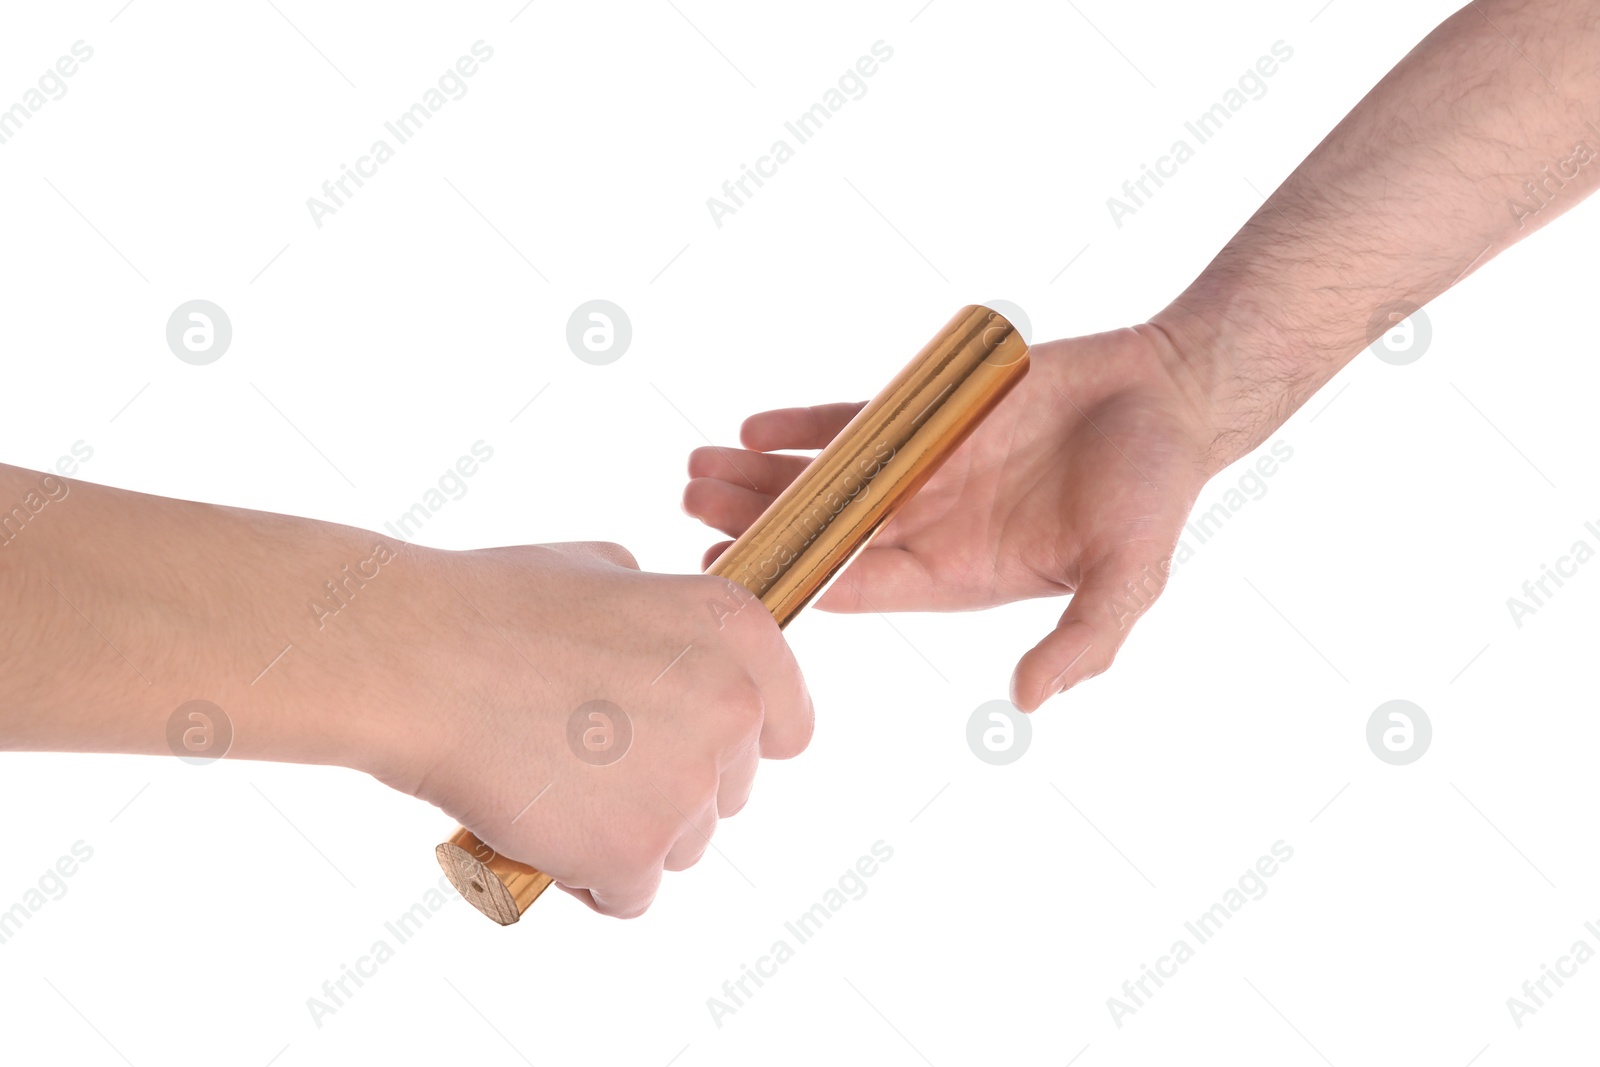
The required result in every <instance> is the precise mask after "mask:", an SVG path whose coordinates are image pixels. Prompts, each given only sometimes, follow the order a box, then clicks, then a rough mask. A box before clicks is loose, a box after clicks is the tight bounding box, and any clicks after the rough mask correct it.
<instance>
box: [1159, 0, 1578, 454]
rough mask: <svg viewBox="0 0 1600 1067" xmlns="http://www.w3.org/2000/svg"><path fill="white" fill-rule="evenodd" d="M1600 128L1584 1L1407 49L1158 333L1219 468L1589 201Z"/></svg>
mask: <svg viewBox="0 0 1600 1067" xmlns="http://www.w3.org/2000/svg"><path fill="white" fill-rule="evenodd" d="M1597 123H1600V5H1596V4H1594V3H1592V2H1591V0H1479V2H1476V3H1472V4H1469V5H1468V6H1467V7H1466V8H1464V9H1462V10H1461V11H1460V12H1458V13H1456V14H1455V15H1453V16H1452V17H1451V18H1449V19H1448V20H1446V21H1445V22H1444V23H1443V24H1442V25H1440V26H1439V27H1438V28H1437V29H1436V30H1435V31H1434V32H1433V33H1432V34H1430V35H1429V36H1428V37H1427V38H1426V39H1425V40H1424V41H1423V42H1422V43H1421V44H1419V45H1418V46H1417V47H1416V48H1415V49H1413V50H1412V51H1411V53H1410V54H1408V55H1407V56H1406V57H1405V58H1404V59H1403V60H1401V62H1400V63H1399V64H1398V65H1397V66H1396V67H1395V68H1394V69H1393V70H1392V71H1390V72H1389V74H1388V75H1387V76H1385V77H1384V79H1383V80H1382V81H1381V82H1379V83H1378V85H1377V86H1376V87H1375V88H1374V89H1373V90H1372V91H1371V92H1370V93H1368V94H1367V96H1366V97H1365V98H1364V99H1363V100H1362V101H1361V102H1360V103H1359V104H1357V105H1356V107H1355V108H1354V109H1353V110H1352V111H1351V112H1350V113H1349V115H1347V116H1346V117H1345V118H1344V120H1343V121H1342V122H1340V123H1339V125H1338V126H1337V127H1335V128H1334V130H1333V132H1331V133H1330V134H1329V135H1328V136H1327V137H1326V138H1325V139H1324V140H1323V141H1322V143H1321V144H1320V145H1318V146H1317V148H1316V149H1315V150H1314V151H1313V152H1312V153H1311V154H1310V155H1309V156H1308V157H1307V158H1306V160H1305V161H1304V162H1303V163H1302V164H1301V165H1300V166H1299V167H1298V168H1297V169H1296V170H1295V171H1294V173H1293V174H1291V175H1290V176H1289V178H1288V179H1287V180H1286V181H1285V182H1284V183H1283V184H1282V185H1281V186H1280V187H1279V188H1278V190H1277V191H1276V192H1274V193H1273V194H1272V196H1270V197H1269V198H1268V199H1267V201H1266V203H1264V204H1263V205H1262V207H1261V208H1260V210H1258V211H1257V212H1256V213H1255V215H1254V216H1253V217H1251V219H1250V220H1249V221H1248V222H1247V223H1246V224H1245V225H1244V227H1243V228H1242V229H1240V231H1239V232H1238V234H1236V235H1235V236H1234V238H1233V239H1232V240H1231V241H1230V242H1229V243H1228V245H1227V246H1226V247H1225V248H1224V249H1223V250H1222V252H1221V253H1220V254H1218V256H1217V257H1216V258H1215V259H1214V260H1213V261H1212V262H1211V264H1210V265H1209V266H1208V267H1207V268H1206V270H1205V271H1204V273H1202V274H1201V276H1200V277H1199V278H1198V279H1196V281H1195V282H1194V283H1193V284H1191V285H1190V286H1189V288H1188V289H1186V290H1185V291H1184V292H1183V293H1182V294H1181V295H1180V296H1179V297H1178V298H1177V299H1176V300H1174V301H1173V302H1172V304H1171V305H1169V306H1168V307H1167V308H1166V309H1165V310H1163V311H1162V312H1160V313H1159V314H1158V315H1156V316H1155V317H1154V318H1153V319H1152V320H1151V322H1152V324H1153V325H1155V326H1157V327H1159V328H1160V329H1161V331H1162V332H1163V333H1165V334H1166V336H1167V339H1169V340H1170V341H1171V342H1172V345H1173V347H1174V349H1175V353H1174V357H1173V358H1174V361H1175V363H1176V365H1177V367H1178V370H1179V372H1180V373H1181V374H1182V375H1183V376H1184V378H1185V380H1186V381H1187V382H1188V384H1189V385H1190V386H1191V387H1192V388H1193V390H1194V391H1195V393H1196V395H1197V396H1199V397H1200V398H1202V400H1203V401H1204V403H1205V404H1206V405H1207V406H1208V407H1210V408H1211V409H1212V410H1213V411H1215V413H1216V432H1217V436H1216V440H1215V442H1214V443H1213V444H1212V447H1211V453H1212V454H1211V456H1210V457H1209V458H1208V463H1209V465H1210V466H1211V467H1212V469H1213V470H1215V469H1220V468H1221V467H1222V466H1225V465H1226V464H1227V463H1229V462H1232V461H1233V460H1234V459H1236V458H1238V457H1239V456H1240V455H1243V454H1244V453H1245V452H1248V451H1249V450H1250V449H1252V448H1254V447H1255V446H1256V445H1257V444H1259V443H1260V442H1261V441H1262V440H1264V439H1265V437H1266V435H1267V434H1269V433H1270V432H1271V431H1272V430H1273V429H1274V428H1276V427H1277V426H1278V425H1280V424H1281V423H1282V422H1283V421H1284V420H1285V419H1287V418H1288V417H1289V415H1290V414H1292V413H1293V412H1294V411H1295V410H1296V409H1297V408H1298V407H1299V406H1300V405H1301V404H1302V403H1304V402H1305V400H1306V399H1307V398H1308V397H1310V396H1311V394H1312V393H1314V392H1315V391H1316V390H1317V389H1318V388H1319V387H1321V386H1322V385H1323V383H1325V382H1326V381H1327V380H1328V379H1329V378H1331V377H1332V376H1333V375H1334V374H1335V373H1336V372H1337V371H1338V370H1339V368H1340V367H1342V366H1344V364H1345V363H1347V362H1348V361H1349V360H1350V359H1351V358H1353V357H1354V356H1355V355H1356V354H1357V353H1359V352H1360V351H1361V350H1362V349H1363V348H1365V347H1366V346H1367V345H1368V344H1369V343H1371V341H1372V340H1373V339H1374V335H1375V334H1374V331H1375V330H1376V329H1379V328H1381V326H1382V324H1383V323H1384V322H1385V321H1387V319H1388V318H1390V317H1392V316H1393V315H1395V314H1399V313H1400V312H1401V311H1405V310H1407V309H1409V308H1410V307H1415V306H1421V305H1423V304H1425V303H1427V302H1428V301H1429V300H1430V299H1432V298H1433V297H1435V296H1437V295H1438V294H1439V293H1441V292H1443V291H1444V290H1445V289H1448V288H1449V287H1450V286H1452V285H1453V284H1455V283H1456V282H1457V281H1459V280H1460V279H1461V278H1462V277H1464V276H1465V275H1466V274H1468V273H1470V272H1471V271H1472V270H1474V269H1476V268H1477V267H1478V266H1481V265H1482V264H1483V263H1484V262H1487V261H1488V260H1489V259H1490V258H1492V257H1493V256H1494V255H1495V254H1497V253H1498V252H1500V251H1502V250H1503V249H1505V248H1507V247H1509V246H1510V245H1512V244H1514V243H1516V242H1517V241H1518V240H1520V239H1521V238H1522V237H1524V236H1525V235H1527V234H1529V233H1531V232H1533V230H1535V229H1537V228H1538V227H1539V226H1543V225H1545V224H1546V223H1548V222H1550V221H1551V220H1552V219H1554V218H1555V217H1556V216H1558V215H1560V214H1561V213H1563V212H1564V211H1566V210H1567V209H1568V208H1570V207H1572V206H1573V205H1575V204H1576V203H1578V202H1579V201H1580V200H1582V199H1583V198H1584V197H1585V196H1587V195H1588V194H1589V193H1590V192H1591V191H1592V190H1593V189H1594V188H1595V186H1596V184H1597V183H1600V126H1597ZM1530 183H1531V184H1530Z"/></svg>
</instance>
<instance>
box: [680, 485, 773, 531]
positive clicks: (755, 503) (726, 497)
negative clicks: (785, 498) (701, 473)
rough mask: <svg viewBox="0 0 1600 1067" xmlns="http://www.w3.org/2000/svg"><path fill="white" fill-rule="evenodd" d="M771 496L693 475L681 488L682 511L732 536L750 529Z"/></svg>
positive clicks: (768, 502) (770, 501) (765, 507)
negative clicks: (691, 479) (694, 477)
mask: <svg viewBox="0 0 1600 1067" xmlns="http://www.w3.org/2000/svg"><path fill="white" fill-rule="evenodd" d="M772 499H773V498H772V497H770V496H768V495H767V494H765V493H758V492H756V491H755V490H753V489H747V488H745V487H744V486H743V485H739V484H737V483H734V482H724V481H718V480H717V479H715V478H696V479H694V480H693V481H691V482H690V483H689V484H688V485H686V486H684V487H683V510H684V511H685V512H686V513H687V514H688V515H689V516H690V517H691V518H696V519H699V520H700V521H701V522H703V523H705V524H706V525H707V526H709V527H711V528H712V529H714V530H721V531H722V532H723V533H726V534H732V535H734V536H735V537H737V536H739V535H740V534H742V533H744V532H745V530H747V529H749V528H750V524H751V523H753V522H755V521H756V520H757V519H759V518H760V517H761V513H762V512H763V511H766V510H767V506H768V505H769V504H771V503H772Z"/></svg>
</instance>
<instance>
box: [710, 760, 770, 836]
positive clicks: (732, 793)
mask: <svg viewBox="0 0 1600 1067" xmlns="http://www.w3.org/2000/svg"><path fill="white" fill-rule="evenodd" d="M760 766H761V751H760V748H759V746H751V747H750V748H747V749H745V750H743V751H742V752H738V753H736V754H735V755H734V757H733V759H732V760H731V761H730V762H729V764H728V765H727V766H726V767H724V768H723V770H722V776H721V777H720V778H719V779H718V781H717V817H718V818H720V819H726V818H728V817H729V816H730V815H737V814H739V812H740V810H741V809H743V808H744V806H745V804H746V803H748V802H749V800H750V790H751V789H752V788H753V787H754V786H755V783H756V771H757V770H758V769H760Z"/></svg>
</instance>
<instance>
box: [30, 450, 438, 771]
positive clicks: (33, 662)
mask: <svg viewBox="0 0 1600 1067" xmlns="http://www.w3.org/2000/svg"><path fill="white" fill-rule="evenodd" d="M0 509H6V510H5V511H4V512H3V514H0V603H4V604H5V605H6V607H5V615H4V620H3V624H0V661H3V662H4V664H5V669H4V671H3V673H0V748H3V749H31V750H52V751H97V752H129V753H151V754H164V753H166V752H168V751H169V746H168V741H167V721H168V719H169V717H170V716H171V715H172V714H173V712H174V710H175V709H177V708H178V707H179V706H180V705H181V704H184V703H185V702H187V701H189V700H194V699H204V700H209V701H211V702H213V703H215V704H216V705H218V706H219V707H221V708H222V709H223V711H224V712H225V713H226V715H227V716H228V718H229V720H230V721H231V723H232V726H233V732H234V741H233V747H232V750H231V751H230V752H229V753H228V754H229V756H230V757H234V758H245V759H272V760H282V761H287V762H305V763H339V764H344V765H348V766H355V767H361V768H362V769H366V770H374V771H381V770H382V769H383V768H382V767H381V766H373V765H372V764H373V763H374V761H375V759H376V761H377V762H379V763H381V758H378V757H375V753H374V745H373V738H374V737H378V736H382V734H383V725H384V724H382V723H380V722H379V721H378V719H379V718H380V717H381V716H382V715H383V714H384V712H383V708H384V707H385V706H386V700H385V697H386V696H387V697H394V696H397V695H398V694H397V692H396V689H397V684H396V683H397V682H398V681H401V680H405V684H414V682H412V681H411V680H413V679H416V678H418V677H419V676H425V674H426V672H424V671H419V670H418V669H417V668H418V667H419V666H420V664H419V662H418V656H419V655H423V654H425V653H426V646H427V642H426V641H425V640H419V641H417V642H414V643H413V642H411V641H407V640H404V639H403V636H402V635H405V634H407V633H408V632H416V631H417V630H418V629H420V628H421V626H422V621H421V620H418V619H417V618H416V617H415V616H416V611H415V609H414V607H413V606H412V605H410V604H408V596H409V595H411V594H414V593H415V590H416V587H417V586H418V584H419V583H423V582H426V581H427V580H428V578H427V571H428V566H429V562H428V559H427V555H428V550H426V549H419V548H416V547H414V546H406V545H404V544H403V543H402V542H399V541H397V540H395V539H393V538H382V537H379V536H378V535H376V534H371V533H368V532H365V531H361V530H356V529H352V528H350V527H346V526H338V525H334V524H331V523H322V522H315V521H312V520H308V519H299V518H293V517H289V516H283V515H272V514H266V513H262V512H253V511H244V510H240V509H235V508H225V507H217V506H213V505H208V504H197V503H190V502H186V501H178V500H167V499H163V498H160V497H153V496H146V495H144V494H140V493H130V492H125V491H122V490H117V489H110V488H106V487H103V486H97V485H91V484H88V483H85V482H78V481H70V482H69V481H68V480H66V479H61V478H56V477H54V476H51V475H41V474H37V473H35V472H33V471H27V470H22V469H20V468H16V467H4V466H0ZM441 623H443V620H441ZM418 636H419V637H420V636H421V634H418ZM401 645H410V646H411V647H399V646H401Z"/></svg>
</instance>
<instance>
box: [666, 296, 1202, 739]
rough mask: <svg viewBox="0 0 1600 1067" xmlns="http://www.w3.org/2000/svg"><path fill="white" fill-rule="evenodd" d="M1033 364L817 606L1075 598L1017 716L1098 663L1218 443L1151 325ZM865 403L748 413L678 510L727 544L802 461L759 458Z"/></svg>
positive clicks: (1171, 542)
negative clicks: (738, 442) (734, 441)
mask: <svg viewBox="0 0 1600 1067" xmlns="http://www.w3.org/2000/svg"><path fill="white" fill-rule="evenodd" d="M1031 355H1032V364H1033V365H1032V367H1031V369H1030V370H1029V373H1028V375H1027V376H1026V377H1025V378H1024V379H1023V380H1022V382H1021V383H1020V384H1019V385H1018V386H1017V387H1016V388H1015V389H1014V390H1013V391H1012V393H1011V394H1010V395H1009V396H1007V397H1006V399H1005V400H1004V401H1002V402H1001V404H1000V406H999V407H998V408H996V410H995V411H994V412H993V413H992V414H991V415H990V416H989V418H988V420H987V421H985V422H984V423H983V425H982V426H980V427H979V428H978V429H977V431H976V432H975V433H974V434H973V435H972V437H971V438H969V439H968V440H967V441H966V443H964V444H963V445H962V446H961V448H960V449H959V450H958V451H957V452H956V453H955V454H954V455H953V456H951V457H950V459H949V461H948V462H946V464H945V465H944V467H942V468H941V469H940V470H939V472H938V473H937V474H936V475H935V476H934V477H933V478H932V479H931V480H930V481H929V482H928V484H927V485H926V486H925V487H924V488H923V489H922V490H921V491H920V492H919V493H918V494H917V496H916V497H915V498H914V499H912V500H911V502H910V503H908V504H907V505H906V506H905V508H904V509H903V510H901V511H900V512H899V514H898V515H897V516H896V517H895V518H894V519H893V520H892V521H891V522H890V523H889V524H888V525H887V526H885V527H884V529H883V530H882V531H881V532H880V534H879V535H878V537H877V538H876V539H875V540H874V541H873V542H872V544H871V546H870V547H868V548H867V549H866V550H865V551H863V552H862V553H861V554H860V555H859V556H858V557H857V558H856V560H855V561H854V562H853V563H852V564H851V565H850V567H849V568H848V569H847V570H846V571H845V572H844V574H843V575H841V576H840V579H839V581H837V582H835V583H834V584H833V585H832V586H831V587H830V588H829V590H828V591H827V593H826V594H825V595H824V596H822V597H821V598H819V600H818V601H817V605H816V606H817V607H819V608H821V609H822V610H824V611H843V612H854V611H873V610H875V611H963V610H971V609H974V608H984V607H990V606H992V605H995V604H1003V603H1007V602H1009V601H1013V600H1022V599H1026V598H1030V597H1043V596H1059V595H1061V594H1063V593H1072V594H1073V596H1072V603H1071V605H1070V606H1069V607H1068V608H1067V610H1066V612H1065V614H1063V615H1062V616H1061V620H1060V622H1059V623H1058V624H1057V626H1056V628H1055V630H1054V631H1053V632H1052V633H1050V634H1049V635H1048V636H1046V637H1045V638H1044V639H1043V640H1042V641H1040V642H1039V643H1038V644H1037V645H1036V646H1034V648H1033V649H1032V650H1031V651H1029V652H1028V653H1027V654H1025V655H1024V656H1023V657H1022V659H1021V662H1019V663H1018V664H1017V668H1016V671H1015V673H1014V674H1013V676H1012V680H1011V699H1012V702H1013V703H1015V704H1016V705H1017V706H1018V707H1019V708H1022V709H1023V710H1025V711H1032V710H1034V709H1035V708H1037V707H1038V706H1039V705H1040V704H1041V703H1043V702H1044V701H1045V700H1046V699H1048V698H1049V697H1051V696H1052V695H1054V694H1056V693H1059V692H1062V691H1064V690H1066V689H1069V688H1071V687H1072V686H1073V685H1076V684H1077V683H1078V682H1080V681H1082V680H1084V679H1085V678H1089V677H1091V676H1093V675H1095V674H1099V673H1100V672H1101V671H1104V670H1105V669H1106V668H1107V667H1109V666H1110V665H1111V661H1112V659H1113V657H1115V655H1116V653H1117V650H1118V649H1119V648H1120V647H1121V646H1122V643H1123V641H1124V640H1126V639H1127V636H1128V631H1129V627H1130V626H1131V625H1132V623H1133V621H1134V620H1135V619H1136V618H1137V617H1138V616H1139V615H1141V614H1143V612H1144V611H1145V609H1146V608H1148V607H1149V606H1150V604H1151V603H1152V602H1153V601H1154V600H1155V598H1156V596H1157V595H1159V593H1160V592H1161V590H1162V588H1163V586H1164V585H1165V583H1166V577H1167V574H1168V571H1169V569H1170V560H1171V557H1172V552H1173V550H1174V548H1175V546H1176V544H1177V541H1178V535H1179V532H1180V530H1181V529H1182V526H1183V523H1184V521H1185V519H1186V518H1187V517H1188V514H1189V510H1190V508H1191V507H1193V505H1194V501H1195V498H1196V496H1197V495H1198V494H1199V491H1200V488H1201V486H1202V485H1204V484H1205V481H1206V479H1207V478H1208V477H1209V475H1210V474H1211V473H1212V472H1211V471H1210V470H1208V469H1207V462H1208V456H1209V454H1210V452H1211V447H1212V445H1213V443H1214V438H1215V433H1214V431H1212V430H1211V429H1210V428H1209V427H1210V424H1211V421H1212V420H1211V419H1210V417H1209V414H1208V409H1207V407H1206V404H1205V402H1203V401H1202V400H1201V399H1200V395H1201V394H1200V391H1199V390H1197V389H1196V388H1194V387H1193V386H1192V385H1191V384H1190V382H1189V378H1188V375H1187V373H1186V371H1185V369H1184V368H1185V365H1184V363H1183V361H1182V360H1181V359H1180V357H1179V356H1178V354H1177V352H1176V350H1175V349H1174V347H1173V346H1172V344H1171V342H1170V341H1169V340H1168V338H1167V335H1166V334H1164V333H1163V332H1162V331H1161V330H1160V329H1158V328H1155V327H1152V326H1139V327H1134V328H1131V329H1125V330H1118V331H1115V332H1112V333H1103V334H1096V335H1094V336H1090V337H1081V338H1074V339H1071V340H1065V341H1053V342H1049V343H1047V344H1040V345H1036V346H1034V348H1033V349H1032V352H1031ZM862 406H863V405H861V404H827V405H822V406H818V407H811V408H788V409H783V410H779V411H768V412H764V413H762V414H759V415H754V416H752V417H751V418H749V419H748V420H746V422H745V423H744V426H743V428H742V430H741V433H740V437H741V439H742V441H743V444H744V446H745V449H747V450H748V451H741V450H738V449H726V448H700V449H696V450H695V452H694V453H693V454H692V455H691V456H690V458H689V475H690V479H691V480H690V482H689V484H688V486H687V488H686V489H685V490H684V496H683V503H684V509H685V510H686V511H687V512H688V513H689V514H690V515H692V516H694V517H696V518H698V519H700V520H701V521H702V522H704V523H706V524H707V525H709V526H712V527H715V528H716V529H719V530H721V531H723V532H724V533H727V534H730V535H733V536H737V535H738V534H739V533H741V532H743V531H744V530H745V529H746V528H747V527H748V526H749V525H750V524H751V523H752V522H754V521H755V519H756V518H757V516H759V515H760V514H761V512H762V511H763V510H764V509H765V508H766V506H767V505H768V504H769V503H771V501H772V500H773V498H774V497H775V496H776V495H777V494H778V493H779V492H781V491H782V489H783V488H784V487H785V486H786V485H788V484H789V483H790V482H791V481H793V480H794V478H795V477H796V476H797V475H798V474H799V473H800V471H802V470H803V469H804V468H805V466H806V464H807V462H808V459H807V458H805V457H800V456H789V455H775V454H770V453H773V452H774V451H775V450H780V449H819V448H821V447H823V446H824V445H826V444H827V443H828V442H829V441H830V440H831V439H832V438H833V437H834V435H835V434H837V433H838V432H839V430H840V429H842V428H843V427H844V425H845V424H846V423H847V422H849V421H850V419H851V418H852V417H853V416H854V415H855V413H856V412H857V411H859V410H860V409H861V407H862ZM752 485H753V487H752ZM724 547H726V542H724V543H723V544H720V545H717V546H715V547H713V548H712V549H710V551H708V552H707V554H706V559H707V561H708V562H709V561H710V560H711V559H713V558H715V557H716V555H717V554H719V553H720V552H721V551H722V549H723V548H724Z"/></svg>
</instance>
